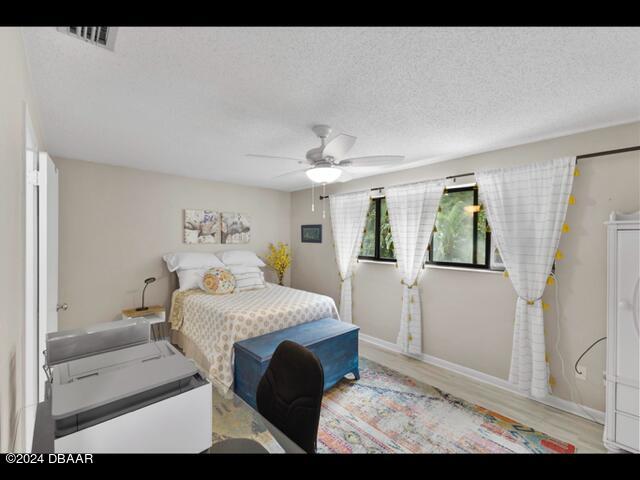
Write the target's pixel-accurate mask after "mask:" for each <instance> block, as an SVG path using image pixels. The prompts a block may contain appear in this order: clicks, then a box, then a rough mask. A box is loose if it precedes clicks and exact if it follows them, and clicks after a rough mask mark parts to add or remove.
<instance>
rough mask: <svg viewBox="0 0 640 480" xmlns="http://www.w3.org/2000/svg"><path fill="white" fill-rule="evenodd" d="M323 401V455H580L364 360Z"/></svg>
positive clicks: (569, 447)
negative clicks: (356, 374) (356, 375)
mask: <svg viewBox="0 0 640 480" xmlns="http://www.w3.org/2000/svg"><path fill="white" fill-rule="evenodd" d="M360 376H361V378H360V380H358V381H349V380H343V381H342V382H340V383H339V384H338V385H336V386H335V387H333V388H332V389H331V390H329V391H328V392H326V393H325V396H324V399H323V402H322V413H321V417H320V429H319V432H318V451H319V453H574V452H575V450H576V449H575V446H574V445H572V444H570V443H566V442H563V441H561V440H558V439H555V438H553V437H550V436H548V435H546V434H544V433H541V432H537V431H535V430H533V429H532V428H530V427H527V426H525V425H522V424H520V423H518V422H516V421H514V420H511V419H509V418H507V417H504V416H502V415H500V414H498V413H496V412H492V411H490V410H487V409H485V408H482V407H480V406H478V405H474V404H472V403H469V402H467V401H465V400H462V399H460V398H457V397H454V396H452V395H449V394H447V393H445V392H443V391H441V390H439V389H437V388H435V387H432V386H430V385H426V384H423V383H420V382H418V381H416V380H414V379H412V378H410V377H408V376H406V375H402V374H401V373H398V372H396V371H393V370H391V369H388V368H386V367H383V366H382V365H379V364H377V363H374V362H372V361H370V360H366V359H363V358H360Z"/></svg>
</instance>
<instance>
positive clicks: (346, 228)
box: [329, 191, 369, 323]
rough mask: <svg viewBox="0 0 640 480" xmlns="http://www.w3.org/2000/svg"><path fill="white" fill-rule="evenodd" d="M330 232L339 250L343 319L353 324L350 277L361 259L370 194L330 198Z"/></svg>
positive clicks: (336, 248)
mask: <svg viewBox="0 0 640 480" xmlns="http://www.w3.org/2000/svg"><path fill="white" fill-rule="evenodd" d="M329 208H330V209H331V228H332V230H333V243H334V246H335V250H336V263H337V264H338V271H339V273H340V280H341V282H342V286H341V289H340V319H341V320H342V321H343V322H347V323H352V318H351V275H352V274H353V265H354V264H355V262H356V260H357V259H358V253H359V252H360V245H361V243H362V235H363V232H364V226H365V223H366V221H367V211H368V210H369V192H368V191H365V192H354V193H346V194H343V195H331V196H330V197H329Z"/></svg>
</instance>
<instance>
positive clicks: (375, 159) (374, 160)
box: [339, 155, 404, 167]
mask: <svg viewBox="0 0 640 480" xmlns="http://www.w3.org/2000/svg"><path fill="white" fill-rule="evenodd" d="M403 161H404V157H403V156H402V155H373V156H370V157H357V158H347V159H346V160H344V161H343V162H340V164H339V165H344V166H349V167H393V166H395V165H400V164H401V163H402V162H403Z"/></svg>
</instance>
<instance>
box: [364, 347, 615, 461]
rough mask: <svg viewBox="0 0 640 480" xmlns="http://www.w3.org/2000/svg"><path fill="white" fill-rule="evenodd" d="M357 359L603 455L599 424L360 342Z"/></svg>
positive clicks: (581, 448) (603, 449)
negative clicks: (370, 361) (359, 356)
mask: <svg viewBox="0 0 640 480" xmlns="http://www.w3.org/2000/svg"><path fill="white" fill-rule="evenodd" d="M360 355H361V356H363V357H365V358H367V359H369V360H372V361H374V362H377V363H379V364H381V365H384V366H385V367H388V368H391V369H393V370H396V371H398V372H400V373H402V374H404V375H407V376H410V377H412V378H414V379H416V380H418V381H420V382H423V383H426V384H428V385H432V386H434V387H436V388H439V389H441V390H443V391H445V392H447V393H450V394H451V395H455V396H457V397H460V398H462V399H463V400H467V401H468V402H472V403H475V404H477V405H480V406H481V407H484V408H487V409H489V410H493V411H495V412H497V413H500V414H502V415H504V416H506V417H509V418H511V419H513V420H516V421H518V422H520V423H522V424H523V425H527V426H529V427H531V428H533V429H535V430H538V431H541V432H544V433H546V434H547V435H551V436H552V437H556V438H558V439H559V440H564V441H565V442H570V443H572V444H573V445H575V446H576V450H577V452H578V453H596V452H598V453H600V452H606V449H605V447H604V445H603V443H602V432H603V427H602V425H600V424H598V423H595V422H592V421H590V420H587V419H584V418H582V417H578V416H576V415H572V414H570V413H567V412H563V411H562V410H558V409H555V408H553V407H549V406H547V405H543V404H542V403H539V402H536V401H534V400H531V399H528V398H525V397H521V396H519V395H516V394H513V393H511V392H508V391H506V390H503V389H501V388H498V387H494V386H493V385H489V384H486V383H483V382H479V381H476V380H473V379H471V378H468V377H465V376H464V375H460V374H458V373H455V372H451V371H449V370H445V369H443V368H441V367H436V366H434V365H429V364H426V363H424V362H421V361H419V360H415V359H413V358H410V357H406V356H404V355H400V354H398V353H394V352H389V351H388V350H384V349H382V348H379V347H376V346H373V345H370V344H365V343H363V342H360Z"/></svg>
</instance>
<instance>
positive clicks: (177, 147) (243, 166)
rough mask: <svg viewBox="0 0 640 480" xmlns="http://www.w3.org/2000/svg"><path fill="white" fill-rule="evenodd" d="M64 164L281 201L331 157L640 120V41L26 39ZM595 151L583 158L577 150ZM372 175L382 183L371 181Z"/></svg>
mask: <svg viewBox="0 0 640 480" xmlns="http://www.w3.org/2000/svg"><path fill="white" fill-rule="evenodd" d="M24 36H25V42H26V46H27V55H28V58H29V64H30V68H31V73H32V76H33V81H34V85H35V90H36V94H37V97H38V100H39V107H40V110H41V113H42V119H43V120H42V123H43V130H44V135H45V138H44V142H45V145H46V146H47V149H48V150H49V152H50V153H51V154H52V155H54V156H62V157H68V158H76V159H82V160H90V161H95V162H101V163H109V164H116V165H126V166H130V167H136V168H141V169H146V170H154V171H159V172H166V173H172V174H179V175H186V176H191V177H200V178H206V179H213V180H220V181H225V182H232V183H239V184H247V185H256V186H263V187H270V188H277V189H281V190H296V189H300V188H306V187H307V186H308V182H307V181H305V178H304V176H303V175H302V176H300V177H299V178H297V179H274V178H273V177H275V176H277V175H279V174H282V173H285V172H287V171H291V170H295V169H296V168H298V165H297V164H296V163H295V162H288V161H285V160H264V159H255V158H248V157H246V156H245V154H247V153H262V154H267V155H284V156H288V157H299V158H304V154H305V152H306V151H307V150H308V149H310V148H312V147H314V146H317V144H318V140H317V138H316V137H315V136H314V135H313V133H312V132H311V130H310V127H311V126H312V125H313V124H314V123H328V124H330V125H331V126H332V127H333V128H334V132H344V133H349V134H352V135H356V136H357V137H358V141H357V143H356V145H355V147H354V148H353V149H352V150H351V152H350V153H351V156H364V155H381V154H391V155H405V156H406V157H407V159H408V161H409V162H411V163H410V164H411V166H414V165H421V164H426V163H432V162H436V161H442V160H447V159H451V158H456V157H460V156H463V155H467V154H473V153H478V152H481V151H487V150H491V149H495V148H500V147H505V146H509V145H514V144H519V143H526V142H530V141H535V140H539V139H543V138H549V137H555V136H560V135H563V134H568V133H573V132H577V131H583V130H590V129H593V128H598V127H602V126H606V125H613V124H617V123H626V122H631V121H635V120H638V119H640V88H639V87H640V29H636V28H120V29H119V30H118V34H117V38H116V43H115V51H114V52H110V51H107V50H105V49H102V48H98V47H94V46H91V45H89V44H86V43H84V42H82V41H79V40H76V39H74V38H72V37H70V36H67V35H64V34H62V33H59V32H57V31H56V29H55V28H53V27H43V28H25V29H24ZM576 153H580V152H576ZM364 172H365V174H369V175H370V174H374V173H380V172H381V170H380V169H367V170H365V171H364Z"/></svg>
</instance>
